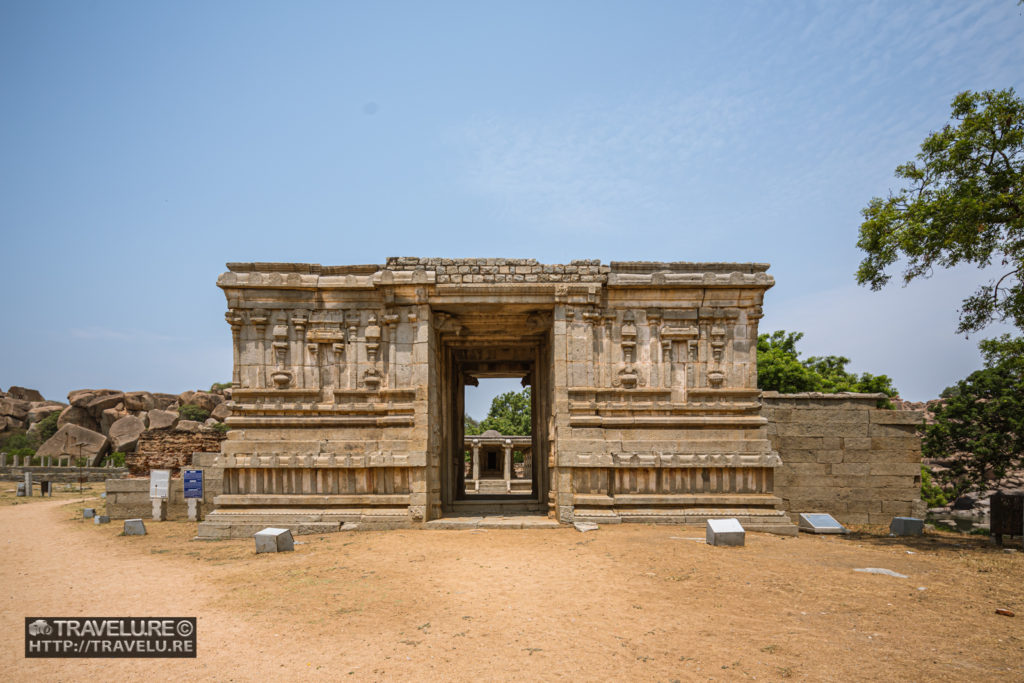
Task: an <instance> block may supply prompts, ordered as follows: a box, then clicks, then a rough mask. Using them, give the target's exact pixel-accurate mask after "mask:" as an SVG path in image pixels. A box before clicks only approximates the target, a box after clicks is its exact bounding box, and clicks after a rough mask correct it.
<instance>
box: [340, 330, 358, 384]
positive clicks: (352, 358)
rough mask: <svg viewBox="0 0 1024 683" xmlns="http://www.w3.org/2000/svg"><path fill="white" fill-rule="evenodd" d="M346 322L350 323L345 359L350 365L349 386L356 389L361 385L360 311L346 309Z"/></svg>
mask: <svg viewBox="0 0 1024 683" xmlns="http://www.w3.org/2000/svg"><path fill="white" fill-rule="evenodd" d="M344 324H345V325H348V335H346V343H347V344H348V346H346V348H345V361H346V364H347V365H348V370H349V372H348V388H349V389H355V388H356V387H357V386H358V385H359V374H358V373H359V352H358V351H357V350H356V343H357V336H356V335H357V334H358V333H359V311H345V320H344Z"/></svg>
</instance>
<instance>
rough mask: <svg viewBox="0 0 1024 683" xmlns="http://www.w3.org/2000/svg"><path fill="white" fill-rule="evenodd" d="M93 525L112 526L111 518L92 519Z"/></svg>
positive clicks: (100, 516) (99, 516)
mask: <svg viewBox="0 0 1024 683" xmlns="http://www.w3.org/2000/svg"><path fill="white" fill-rule="evenodd" d="M92 523H93V524H110V517H107V516H106V515H96V516H95V517H93V518H92Z"/></svg>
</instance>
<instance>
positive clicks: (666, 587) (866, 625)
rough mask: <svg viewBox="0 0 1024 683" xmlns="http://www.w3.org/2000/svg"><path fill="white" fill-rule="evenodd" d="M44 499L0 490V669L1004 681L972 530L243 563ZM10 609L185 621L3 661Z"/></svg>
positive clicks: (667, 531) (248, 558)
mask: <svg viewBox="0 0 1024 683" xmlns="http://www.w3.org/2000/svg"><path fill="white" fill-rule="evenodd" d="M5 484H6V482H5V483H4V484H0V489H4V490H6V489H7V488H12V489H13V485H10V486H5ZM58 496H64V498H65V499H64V500H60V499H59V498H54V499H52V500H51V499H43V500H41V499H39V498H33V499H31V500H30V501H25V499H18V500H17V501H15V500H14V499H13V498H12V494H10V493H9V492H3V493H2V495H0V531H2V536H0V543H2V544H3V547H4V551H3V554H2V561H0V586H2V589H0V590H2V593H0V600H3V603H4V604H3V609H2V610H0V635H2V640H3V646H2V656H0V672H2V673H0V678H3V679H7V680H115V681H116V680H136V679H139V678H142V677H143V676H146V677H151V678H152V677H155V678H158V679H160V680H165V679H170V678H181V677H192V678H196V679H201V680H225V681H226V680H237V681H242V680H267V679H268V678H269V679H273V680H288V679H301V680H338V679H341V680H364V679H368V680H376V679H380V680H441V679H445V680H472V679H479V680H528V679H540V680H555V679H573V680H661V681H669V680H677V679H678V680H735V679H746V678H750V679H753V678H757V679H762V680H765V679H767V680H780V679H787V678H792V679H807V680H836V681H848V680H973V681H979V680H1022V679H1024V580H1022V579H1024V553H1021V552H1017V553H1013V554H1008V553H1004V552H1002V550H1000V549H998V548H994V547H990V546H989V545H988V543H987V541H986V540H985V539H984V538H977V537H966V536H958V535H955V534H931V535H929V536H928V537H925V538H923V539H911V540H899V539H890V538H887V537H886V536H885V535H884V530H882V529H874V530H868V531H874V534H872V533H866V532H861V533H858V534H855V535H853V536H851V537H847V538H837V537H821V536H806V535H803V536H801V537H799V538H780V537H776V536H770V535H765V534H750V533H748V535H747V545H746V547H745V548H713V547H708V546H706V545H704V544H703V543H699V542H696V541H694V540H691V539H694V538H698V537H701V536H702V535H703V530H702V529H698V528H692V527H675V526H639V525H637V526H633V525H624V526H619V527H614V526H611V527H602V528H601V529H600V530H599V531H595V532H588V533H586V534H580V533H579V532H577V531H575V530H573V529H569V528H566V529H558V530H508V531H505V530H486V531H483V530H477V531H384V532H379V531H367V532H352V533H340V534H331V535H326V536H302V537H298V539H297V540H298V541H300V545H297V546H296V551H295V552H294V553H283V554H276V555H256V554H255V553H254V551H253V543H252V541H251V540H240V541H222V542H212V543H211V542H194V541H191V540H190V539H191V538H192V536H193V535H194V533H195V526H194V524H188V523H176V522H164V523H154V522H150V523H148V524H147V527H148V528H149V531H150V535H148V536H145V537H122V536H119V535H118V534H119V533H120V531H121V524H120V523H119V522H116V521H115V522H114V523H112V524H110V525H104V526H96V525H94V524H93V523H92V522H91V520H88V521H82V520H81V519H80V518H81V508H82V507H83V504H82V503H81V502H79V501H78V500H77V498H76V499H75V500H73V501H71V502H69V500H68V497H70V496H71V494H67V493H61V494H58ZM23 501H25V502H23ZM14 503H18V504H14ZM86 505H88V506H93V507H97V508H102V501H100V500H99V499H98V498H97V499H91V500H89V501H88V502H87V503H86ZM855 567H884V568H887V569H891V570H894V571H897V572H900V573H902V574H907V575H908V576H909V578H906V579H899V578H893V577H889V576H878V575H871V574H863V573H858V572H854V571H853V569H854V568H855ZM919 587H924V588H925V590H919ZM996 608H1008V609H1011V610H1013V611H1014V612H1016V613H1017V614H1018V616H1017V617H1015V618H1008V617H1005V616H1000V615H997V614H996V613H995V609H996ZM25 616H196V617H198V628H197V631H198V639H199V640H198V657H197V658H196V659H189V660H174V659H85V660H73V659H64V660H62V659H25V658H24V637H23V633H24V617H25Z"/></svg>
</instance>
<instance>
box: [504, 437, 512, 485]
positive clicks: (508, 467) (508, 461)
mask: <svg viewBox="0 0 1024 683" xmlns="http://www.w3.org/2000/svg"><path fill="white" fill-rule="evenodd" d="M505 492H506V493H511V492H512V441H511V440H506V441H505Z"/></svg>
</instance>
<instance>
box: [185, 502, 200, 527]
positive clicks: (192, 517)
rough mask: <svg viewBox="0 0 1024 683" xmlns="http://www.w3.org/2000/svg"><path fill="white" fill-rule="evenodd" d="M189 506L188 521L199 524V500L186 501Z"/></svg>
mask: <svg viewBox="0 0 1024 683" xmlns="http://www.w3.org/2000/svg"><path fill="white" fill-rule="evenodd" d="M185 503H187V504H188V521H190V522H198V521H199V499H198V498H188V499H186V500H185Z"/></svg>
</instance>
